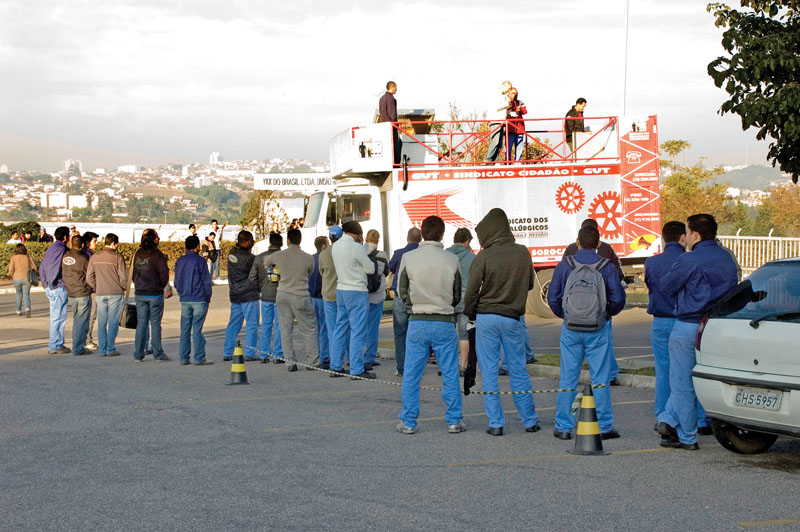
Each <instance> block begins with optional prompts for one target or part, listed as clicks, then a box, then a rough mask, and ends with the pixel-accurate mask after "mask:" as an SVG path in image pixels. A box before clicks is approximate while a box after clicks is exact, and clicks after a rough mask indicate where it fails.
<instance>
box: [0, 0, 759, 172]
mask: <svg viewBox="0 0 800 532" xmlns="http://www.w3.org/2000/svg"><path fill="white" fill-rule="evenodd" d="M0 20H2V21H3V23H2V26H3V29H2V30H0V72H2V73H3V76H2V77H3V80H2V83H0V164H2V163H7V164H8V165H9V167H10V168H11V169H12V170H16V169H39V170H56V169H58V168H59V166H60V164H61V161H62V160H63V159H67V158H77V159H81V160H82V161H83V163H84V168H85V169H89V170H91V169H93V168H95V167H116V166H118V165H122V164H140V165H156V164H162V163H167V162H175V163H187V162H195V161H206V162H207V161H208V154H209V153H210V152H212V151H218V152H220V153H221V154H222V156H223V157H225V158H226V159H264V158H269V157H303V158H310V159H314V160H327V158H328V140H329V139H330V138H331V137H332V136H333V135H335V134H336V133H338V132H339V131H342V130H344V129H346V128H348V127H350V126H353V125H363V124H366V123H369V121H370V120H371V118H372V115H373V113H374V110H375V108H376V107H377V100H378V98H379V97H380V96H381V94H382V93H383V91H384V86H385V83H386V81H387V80H389V79H393V80H395V81H397V84H398V93H397V99H398V105H399V107H401V108H404V107H417V108H420V107H425V108H431V107H432V108H436V109H437V111H438V113H437V117H438V118H439V119H447V118H448V117H447V109H448V103H449V102H456V103H457V105H458V106H459V107H461V108H462V109H465V110H467V111H470V110H475V111H483V110H487V109H488V108H489V107H491V106H492V105H494V104H495V103H496V100H497V98H498V85H499V83H500V82H501V81H503V80H504V79H510V80H511V81H512V82H513V83H514V85H515V86H516V87H518V89H519V91H520V97H521V99H523V100H524V101H525V102H526V103H527V104H528V109H529V117H560V116H563V115H564V113H565V112H566V111H567V110H568V109H569V107H570V105H571V104H572V103H574V101H575V98H577V97H578V96H583V97H585V98H586V99H587V100H589V106H588V108H587V110H586V114H587V116H588V115H592V116H605V115H617V114H619V113H620V112H621V108H622V103H621V102H622V87H623V58H624V36H625V32H624V27H625V1H624V0H601V1H597V0H575V1H571V0H555V1H550V0H539V1H536V2H532V1H523V0H519V1H517V0H507V1H505V2H494V3H493V2H486V1H485V0H481V1H477V0H466V1H459V2H454V1H447V2H445V1H440V0H429V1H428V2H414V1H413V0H409V1H404V2H374V1H373V2H358V1H354V0H338V1H335V2H332V1H312V0H282V1H274V0H264V1H255V0H228V1H227V2H219V1H216V0H214V1H211V0H197V1H193V0H183V1H180V0H178V1H175V0H114V1H108V2H106V1H99V0H95V1H92V0H72V1H70V0H66V1H65V0H25V1H21V0H0ZM721 34H722V30H720V29H718V28H715V27H714V21H713V17H712V16H711V15H710V14H709V13H707V12H706V11H705V2H703V1H697V0H671V1H669V2H667V1H664V0H659V1H652V0H650V1H645V0H630V34H629V38H628V49H629V55H628V99H627V110H628V112H629V113H648V114H657V115H658V117H659V126H660V131H659V135H660V139H661V140H662V141H663V140H666V139H670V138H683V139H686V140H688V141H689V142H691V144H692V150H691V152H690V153H689V157H688V159H687V160H692V161H693V160H695V159H696V158H697V157H703V156H705V157H707V158H708V162H709V163H713V164H743V163H744V162H745V158H746V156H747V157H748V160H749V162H750V163H760V164H765V159H764V156H765V154H766V149H767V144H766V143H764V142H760V143H759V142H756V140H755V131H754V130H750V131H748V132H742V131H741V125H740V121H739V119H738V117H735V116H730V115H728V116H725V117H720V116H719V115H718V114H717V112H716V111H717V109H718V108H719V106H720V104H721V103H722V102H723V101H724V97H725V93H724V91H722V90H721V89H717V88H716V87H715V86H714V84H713V82H712V80H711V78H710V77H709V76H708V75H707V73H706V67H707V64H708V63H709V62H710V61H711V60H713V59H714V58H715V57H717V56H718V55H721V54H722V53H723V50H722V47H721V45H720V38H721Z"/></svg>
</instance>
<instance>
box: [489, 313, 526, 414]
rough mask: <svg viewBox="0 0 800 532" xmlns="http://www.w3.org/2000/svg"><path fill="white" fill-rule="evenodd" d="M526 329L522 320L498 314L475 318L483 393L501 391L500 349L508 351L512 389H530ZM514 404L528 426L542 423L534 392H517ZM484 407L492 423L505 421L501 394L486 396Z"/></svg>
mask: <svg viewBox="0 0 800 532" xmlns="http://www.w3.org/2000/svg"><path fill="white" fill-rule="evenodd" d="M523 345H524V339H523V330H522V327H520V324H519V320H515V319H514V318H507V317H505V316H498V315H496V314H478V316H477V319H476V320H475V347H476V351H477V355H478V366H479V367H480V369H481V379H482V380H483V391H484V392H497V391H499V390H500V388H499V385H498V383H497V367H498V366H499V364H500V350H501V349H502V350H503V352H504V353H505V357H506V362H507V363H508V376H509V381H510V384H511V389H512V390H513V391H515V392H522V391H529V390H531V379H530V376H529V375H528V370H527V369H526V368H525V351H524V348H523ZM514 405H515V406H516V407H517V412H518V413H519V417H520V419H521V420H522V424H523V425H524V426H525V428H528V427H532V426H534V425H536V424H537V423H538V422H539V416H538V415H537V414H536V405H535V404H534V401H533V394H530V393H526V394H516V395H514ZM483 407H484V408H485V409H486V415H487V417H488V418H489V426H490V427H493V428H499V427H503V426H505V424H506V418H505V414H504V413H503V407H502V405H501V404H500V396H498V395H484V396H483Z"/></svg>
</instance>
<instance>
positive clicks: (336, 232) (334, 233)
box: [328, 225, 344, 238]
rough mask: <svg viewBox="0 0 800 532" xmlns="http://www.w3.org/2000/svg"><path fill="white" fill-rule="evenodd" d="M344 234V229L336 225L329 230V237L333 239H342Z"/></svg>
mask: <svg viewBox="0 0 800 532" xmlns="http://www.w3.org/2000/svg"><path fill="white" fill-rule="evenodd" d="M343 234H344V233H343V232H342V228H341V227H339V226H338V225H334V226H333V227H331V228H330V230H328V236H329V237H331V238H342V235H343Z"/></svg>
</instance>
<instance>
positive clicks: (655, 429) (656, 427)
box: [653, 421, 658, 432]
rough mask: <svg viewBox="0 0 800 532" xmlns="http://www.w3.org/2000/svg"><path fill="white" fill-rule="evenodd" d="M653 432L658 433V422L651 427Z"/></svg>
mask: <svg viewBox="0 0 800 532" xmlns="http://www.w3.org/2000/svg"><path fill="white" fill-rule="evenodd" d="M653 432H658V421H656V422H655V424H654V425H653Z"/></svg>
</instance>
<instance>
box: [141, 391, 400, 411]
mask: <svg viewBox="0 0 800 532" xmlns="http://www.w3.org/2000/svg"><path fill="white" fill-rule="evenodd" d="M396 389H397V388H362V389H359V390H341V391H332V392H307V393H293V394H291V393H290V394H281V395H261V396H258V397H237V398H235V399H203V400H198V401H194V400H192V399H189V400H186V401H181V402H177V403H171V404H169V405H164V404H153V403H138V404H135V405H133V406H134V408H159V409H163V408H170V407H174V406H189V405H212V404H224V403H247V402H251V401H276V400H278V399H297V398H303V397H319V396H325V395H350V394H356V393H374V392H388V391H391V390H396Z"/></svg>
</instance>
